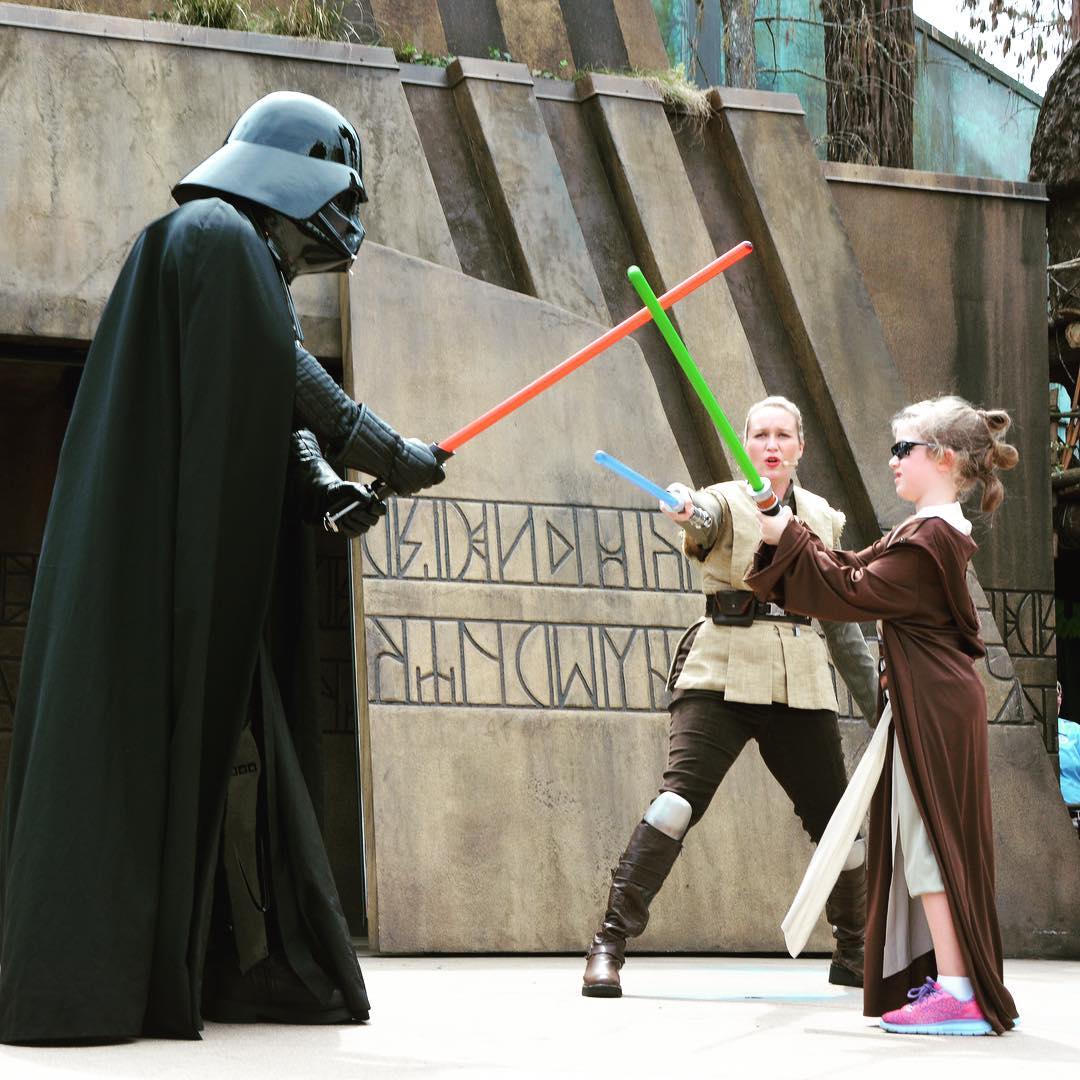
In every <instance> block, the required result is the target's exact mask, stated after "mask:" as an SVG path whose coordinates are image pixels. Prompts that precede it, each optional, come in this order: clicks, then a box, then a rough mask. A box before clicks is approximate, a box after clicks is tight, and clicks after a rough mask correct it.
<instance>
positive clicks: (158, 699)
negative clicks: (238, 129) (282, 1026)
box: [0, 198, 368, 1042]
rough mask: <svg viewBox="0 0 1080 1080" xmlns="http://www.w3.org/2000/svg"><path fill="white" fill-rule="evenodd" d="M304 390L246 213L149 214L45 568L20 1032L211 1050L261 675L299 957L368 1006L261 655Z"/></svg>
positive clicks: (59, 502) (13, 945)
mask: <svg viewBox="0 0 1080 1080" xmlns="http://www.w3.org/2000/svg"><path fill="white" fill-rule="evenodd" d="M294 386H295V358H294V333H293V325H292V321H291V317H290V313H289V308H288V304H287V300H286V297H285V292H284V289H283V287H282V283H281V280H280V278H279V276H278V272H277V269H276V267H275V265H274V263H273V260H272V259H271V257H270V254H269V252H268V250H267V247H266V245H265V243H264V242H263V241H262V240H261V239H260V238H259V236H258V235H257V234H256V232H255V230H254V228H253V227H252V225H251V223H250V222H249V221H248V219H247V218H246V217H245V216H243V215H242V214H241V213H239V212H238V211H237V210H236V209H234V208H233V207H232V206H230V205H229V204H227V203H225V202H222V201H221V200H219V199H214V198H211V199H205V200H199V201H195V202H190V203H187V204H185V205H183V206H181V207H180V208H179V209H177V210H175V211H173V212H172V213H170V214H168V215H167V216H165V217H163V218H161V219H159V220H158V221H155V222H153V223H152V224H151V225H149V226H148V227H147V228H146V230H144V232H143V233H142V234H141V235H140V237H139V238H138V240H137V241H136V242H135V246H134V248H133V250H132V252H131V254H130V256H129V257H128V260H127V262H126V264H125V266H124V268H123V270H122V271H121V273H120V277H119V279H118V280H117V283H116V286H115V287H114V289H113V292H112V294H111V296H110V298H109V301H108V303H107V305H106V307H105V311H104V313H103V316H102V319H101V323H100V326H99V328H98V331H97V334H96V336H95V338H94V342H93V345H92V347H91V349H90V353H89V355H88V357H87V361H86V366H85V370H84V373H83V378H82V383H81V386H80V389H79V393H78V396H77V398H76V401H75V406H74V410H73V413H72V417H71V422H70V424H69V427H68V431H67V435H66V437H65V440H64V446H63V450H62V453H61V457H60V465H59V470H58V474H57V479H56V484H55V487H54V490H53V496H52V503H51V506H50V511H49V517H48V521H47V525H46V529H45V536H44V540H43V543H42V551H41V557H40V561H39V564H38V571H37V579H36V583H35V588H34V596H33V603H32V608H31V614H30V621H29V626H28V631H27V638H26V648H25V652H24V656H23V666H22V677H21V684H20V693H19V699H18V704H17V707H16V714H15V722H14V736H13V742H12V753H11V765H10V773H9V778H8V786H7V798H6V807H5V814H4V821H3V833H2V837H0V920H2V924H0V935H2V936H0V1039H2V1040H3V1041H8V1042H11V1041H27V1040H37V1039H42V1040H48V1039H65V1038H70V1039H75V1038H121V1037H126V1036H138V1035H166V1036H177V1037H186V1038H197V1037H198V1035H197V1032H198V1030H199V1029H200V1028H201V1026H202V1024H201V1018H200V1015H199V998H200V983H201V968H202V962H203V957H204V950H205V944H206V935H207V929H208V921H209V917H210V905H211V894H212V886H213V880H214V870H215V865H216V858H217V843H218V836H219V833H220V824H221V818H222V812H223V806H224V799H225V791H226V785H227V781H228V777H229V774H230V770H231V766H232V762H233V754H234V750H235V746H236V742H237V738H238V735H239V732H240V730H241V727H242V725H243V722H244V719H245V714H246V710H247V707H248V703H249V700H250V697H251V693H252V687H253V685H254V684H255V682H256V680H257V681H258V685H259V687H260V689H261V695H260V696H261V700H262V705H263V727H264V730H265V732H266V741H267V747H266V749H265V755H266V761H265V762H264V768H265V770H266V773H267V777H268V791H269V795H270V825H271V840H272V846H273V852H274V853H273V869H274V875H275V879H274V887H275V891H276V895H277V896H278V898H279V900H280V901H281V902H280V914H281V924H282V935H283V938H284V945H285V949H286V953H287V955H288V958H289V960H290V962H292V964H293V966H294V968H296V969H297V971H298V972H299V974H300V975H301V976H302V977H304V978H305V981H307V982H308V983H309V986H311V988H312V989H313V990H314V991H315V992H316V993H317V994H320V995H323V994H326V993H328V992H329V990H328V983H329V981H333V982H335V983H336V984H337V985H339V986H340V988H341V989H342V990H343V991H344V993H345V995H346V1000H347V1002H348V1004H349V1005H350V1007H351V1009H352V1011H353V1013H354V1015H355V1016H356V1017H357V1018H358V1019H363V1018H366V1016H367V1007H368V1006H367V998H366V995H365V993H364V987H363V979H362V977H361V975H360V970H359V966H358V965H357V962H356V956H355V952H354V951H353V949H352V947H351V943H350V939H349V935H348V929H347V926H346V924H345V920H344V918H343V916H342V914H341V911H340V906H339V904H338V900H337V895H336V891H335V890H334V886H333V881H332V878H331V876H330V871H329V866H328V864H327V860H326V855H325V851H324V849H323V846H322V841H321V838H320V836H319V833H318V826H317V822H316V819H315V815H314V812H313V810H312V805H311V800H310V798H309V797H308V793H307V790H306V787H305V785H304V781H303V776H302V773H301V770H300V767H299V763H298V760H297V755H296V752H295V749H294V745H293V739H292V737H291V735H290V732H289V729H288V723H287V720H286V708H287V705H286V704H285V703H283V702H282V701H281V697H280V695H279V693H278V692H277V681H276V679H275V677H274V672H273V665H272V663H270V662H269V659H270V652H271V649H272V648H273V643H272V641H271V635H270V634H268V632H267V625H268V618H267V617H268V613H269V611H270V608H271V600H272V596H273V592H274V587H273V584H274V577H275V558H276V554H277V549H278V535H279V526H280V525H281V522H282V510H283V507H282V500H283V493H284V488H285V477H286V465H287V460H288V450H289V433H290V429H291V426H292V408H293V392H294ZM277 572H278V575H279V576H281V577H283V578H285V579H288V578H289V574H288V573H287V568H286V567H284V566H283V565H279V566H278V571H277ZM260 653H261V654H262V657H263V661H264V662H263V663H259V657H260ZM290 684H291V683H290ZM279 877H280V880H279ZM316 958H317V961H318V962H317V963H315V962H314V961H315V960H316Z"/></svg>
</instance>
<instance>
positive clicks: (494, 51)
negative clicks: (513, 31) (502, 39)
mask: <svg viewBox="0 0 1080 1080" xmlns="http://www.w3.org/2000/svg"><path fill="white" fill-rule="evenodd" d="M488 59H489V60H501V61H502V62H503V63H504V64H512V63H513V62H514V58H513V57H512V56H511V55H510V54H509V53H508V52H507V51H506V50H505V49H500V48H499V46H498V45H489V46H488Z"/></svg>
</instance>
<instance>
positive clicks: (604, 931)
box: [581, 821, 682, 997]
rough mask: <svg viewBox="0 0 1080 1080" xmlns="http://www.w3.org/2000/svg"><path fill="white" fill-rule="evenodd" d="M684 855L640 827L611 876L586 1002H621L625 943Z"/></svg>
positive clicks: (674, 843)
mask: <svg viewBox="0 0 1080 1080" xmlns="http://www.w3.org/2000/svg"><path fill="white" fill-rule="evenodd" d="M680 851H682V844H681V843H679V841H678V840H672V838H671V837H670V836H668V835H667V834H666V833H662V832H660V830H659V829H654V828H653V827H652V826H651V825H650V824H649V823H648V822H645V821H643V822H641V823H640V824H639V825H638V826H637V828H636V829H634V832H633V834H632V835H631V837H630V843H629V844H627V845H626V850H625V851H624V852H623V854H622V858H621V859H619V865H618V867H616V869H615V871H614V872H613V873H612V876H611V891H610V892H609V893H608V902H607V911H606V913H605V914H604V920H603V922H602V923H601V924H600V929H599V930H597V931H596V934H595V936H594V937H593V939H592V944H591V945H590V946H589V951H588V952H587V953H586V954H585V955H586V957H587V960H586V964H585V980H584V982H583V983H582V986H581V993H582V995H583V996H584V997H622V985H621V984H620V982H619V969H620V968H621V967H622V966H623V960H624V957H625V953H626V939H627V938H631V937H637V936H638V935H639V934H640V933H642V932H643V931H644V929H645V927H646V925H647V924H648V922H649V905H650V904H651V903H652V901H653V897H655V896H656V894H657V893H658V892H659V891H660V886H661V885H663V884H664V880H665V879H666V878H667V876H668V874H669V873H670V871H671V867H672V866H673V865H674V863H675V860H676V859H677V858H678V855H679V852H680Z"/></svg>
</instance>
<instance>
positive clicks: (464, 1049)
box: [0, 957, 1080, 1080]
mask: <svg viewBox="0 0 1080 1080" xmlns="http://www.w3.org/2000/svg"><path fill="white" fill-rule="evenodd" d="M362 963H363V967H364V973H365V976H366V978H367V981H368V986H369V989H370V992H371V997H372V1001H373V1003H374V1009H373V1012H372V1020H371V1023H369V1024H367V1025H366V1026H364V1027H352V1028H341V1027H337V1028H310V1027H309V1028H287V1027H275V1026H251V1027H244V1026H237V1027H230V1026H223V1025H218V1024H210V1025H208V1026H207V1029H206V1032H205V1036H204V1039H203V1041H202V1042H198V1043H189V1042H162V1041H143V1042H137V1043H130V1044H127V1045H123V1046H107V1047H92V1048H87V1047H82V1048H70V1049H62V1050H61V1049H50V1050H42V1049H28V1048H17V1047H7V1046H4V1047H0V1077H2V1078H3V1080H22V1078H23V1077H28V1078H46V1077H48V1078H54V1077H55V1078H58V1080H59V1078H64V1080H71V1078H75V1077H95V1078H97V1077H100V1078H106V1077H107V1078H114V1077H115V1078H121V1080H124V1078H128V1077H131V1078H140V1080H141V1078H144V1077H145V1078H148V1080H149V1078H154V1080H159V1078H160V1080H173V1078H176V1080H181V1078H183V1080H188V1078H195V1080H217V1078H219V1077H220V1078H225V1077H228V1078H229V1080H246V1078H248V1077H251V1078H255V1077H258V1078H260V1080H266V1078H268V1077H288V1078H289V1080H306V1078H309V1077H310V1078H312V1080H314V1078H319V1080H337V1078H346V1077H347V1078H348V1080H369V1078H379V1077H443V1076H454V1077H472V1076H475V1077H482V1078H486V1077H504V1076H505V1077H563V1076H590V1077H633V1078H637V1077H642V1078H653V1077H655V1078H657V1080H682V1078H696V1077H699V1076H709V1077H712V1076H722V1077H728V1076H731V1077H737V1078H740V1080H741V1078H744V1077H745V1078H747V1080H773V1078H782V1080H796V1078H802V1077H822V1078H838V1077H853V1078H854V1077H860V1078H861V1077H863V1076H868V1077H872V1078H873V1080H878V1078H882V1080H885V1078H892V1077H904V1078H905V1080H929V1078H932V1077H935V1076H938V1075H940V1076H941V1077H942V1078H943V1080H966V1078H968V1077H971V1078H973V1080H995V1078H997V1077H1009V1078H1010V1080H1028V1078H1029V1077H1030V1078H1031V1080H1034V1078H1036V1077H1037V1080H1055V1078H1057V1077H1069V1078H1070V1080H1076V1078H1077V1077H1078V1076H1080V962H1050V961H1013V962H1010V963H1007V964H1006V968H1005V976H1006V981H1007V982H1008V984H1009V987H1010V989H1011V990H1012V992H1013V996H1014V997H1015V998H1016V1000H1017V1002H1018V1005H1019V1008H1020V1011H1021V1015H1022V1028H1021V1029H1020V1030H1018V1031H1015V1032H1012V1033H1010V1034H1009V1035H1006V1036H1004V1037H1002V1038H993V1037H988V1038H951V1039H942V1038H933V1037H927V1036H914V1035H887V1034H885V1033H884V1032H882V1031H880V1030H878V1029H877V1028H876V1027H875V1026H874V1024H873V1022H872V1021H870V1020H867V1019H865V1018H864V1017H863V1016H862V1015H861V1008H860V1004H861V998H860V995H859V993H858V992H857V991H850V990H841V989H838V988H834V987H830V986H829V985H828V983H826V981H825V973H826V964H825V961H823V960H779V959H778V960H758V959H735V958H717V957H690V958H686V957H641V958H631V960H630V962H629V963H628V965H627V968H626V971H625V976H624V986H625V988H626V996H625V997H624V998H623V999H622V1000H621V1001H596V1000H591V999H585V998H582V997H581V996H580V995H579V992H578V987H579V978H580V973H581V967H582V963H581V961H580V960H579V959H577V958H576V957H575V958H570V957H453V958H440V957H422V958H409V959H395V958H390V957H367V958H363V959H362ZM946 1070H947V1071H946ZM1025 1073H1026V1075H1025Z"/></svg>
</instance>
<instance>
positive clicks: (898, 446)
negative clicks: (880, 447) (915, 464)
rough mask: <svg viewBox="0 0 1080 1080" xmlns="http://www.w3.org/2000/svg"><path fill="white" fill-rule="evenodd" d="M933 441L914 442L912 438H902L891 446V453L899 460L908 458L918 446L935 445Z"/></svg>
mask: <svg viewBox="0 0 1080 1080" xmlns="http://www.w3.org/2000/svg"><path fill="white" fill-rule="evenodd" d="M933 445H934V444H933V443H928V442H914V441H912V440H911V439H901V440H900V441H899V442H894V443H893V444H892V446H890V447H889V453H890V454H891V455H892V456H893V457H894V458H896V459H897V461H899V460H900V459H901V458H906V457H907V456H908V454H910V453H911V451H912V450H914V449H915V447H916V446H933Z"/></svg>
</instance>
